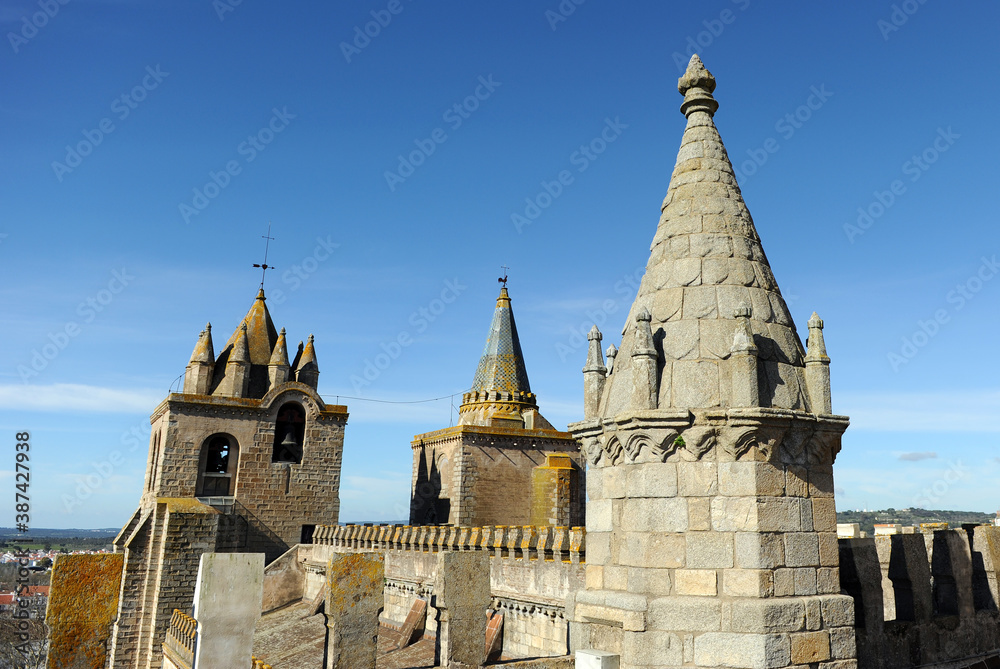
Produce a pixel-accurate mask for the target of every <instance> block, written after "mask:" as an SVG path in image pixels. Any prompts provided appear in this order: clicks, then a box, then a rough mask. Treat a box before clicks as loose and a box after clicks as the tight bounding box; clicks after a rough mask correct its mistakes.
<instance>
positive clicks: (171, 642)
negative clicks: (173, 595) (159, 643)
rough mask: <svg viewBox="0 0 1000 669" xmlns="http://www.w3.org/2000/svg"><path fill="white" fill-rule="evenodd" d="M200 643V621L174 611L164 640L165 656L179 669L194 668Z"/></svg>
mask: <svg viewBox="0 0 1000 669" xmlns="http://www.w3.org/2000/svg"><path fill="white" fill-rule="evenodd" d="M197 643H198V621H197V620H195V619H194V618H192V617H191V616H189V615H187V614H186V613H184V612H183V611H180V610H178V609H174V612H173V614H172V615H171V616H170V625H169V626H168V627H167V636H166V638H165V639H164V640H163V655H164V657H166V658H167V659H168V660H170V661H171V662H173V663H174V664H175V665H176V666H177V667H178V669H191V667H192V666H194V649H195V645H196V644H197Z"/></svg>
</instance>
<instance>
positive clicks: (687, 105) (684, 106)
mask: <svg viewBox="0 0 1000 669" xmlns="http://www.w3.org/2000/svg"><path fill="white" fill-rule="evenodd" d="M677 90H678V91H680V94H681V95H683V96H684V102H682V103H681V113H683V114H684V115H685V116H691V114H693V113H694V112H698V111H703V112H707V113H708V115H709V116H711V115H713V114H715V110H717V109H718V108H719V103H718V102H716V100H715V98H714V97H712V91H714V90H715V77H714V76H712V73H711V72H709V71H708V70H707V69H705V65H704V64H703V63H702V62H701V58H699V57H698V54H694V55H693V56H691V60H690V62H689V63H688V67H687V71H686V72H684V76H682V77H681V78H680V79H678V80H677Z"/></svg>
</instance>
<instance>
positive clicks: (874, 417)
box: [833, 390, 1000, 432]
mask: <svg viewBox="0 0 1000 669" xmlns="http://www.w3.org/2000/svg"><path fill="white" fill-rule="evenodd" d="M833 402H834V405H833V410H834V412H835V413H841V414H846V415H848V416H850V417H851V430H868V431H872V432H944V431H948V432H956V431H957V432H1000V422H998V421H997V420H996V416H997V414H998V413H1000V390H979V391H968V390H962V391H942V392H938V393H841V394H839V395H837V394H835V395H834V397H833Z"/></svg>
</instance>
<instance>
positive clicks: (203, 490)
mask: <svg viewBox="0 0 1000 669" xmlns="http://www.w3.org/2000/svg"><path fill="white" fill-rule="evenodd" d="M239 451H240V447H239V444H237V443H236V440H235V439H233V438H232V437H230V436H229V435H226V434H216V435H214V436H211V437H209V438H208V439H207V440H206V441H205V444H204V445H203V446H202V448H201V463H200V464H201V468H200V472H199V474H200V476H199V477H198V493H197V494H198V496H199V497H228V496H230V495H233V494H234V493H235V492H236V490H235V487H236V486H235V485H234V479H235V478H236V467H237V464H238V463H239Z"/></svg>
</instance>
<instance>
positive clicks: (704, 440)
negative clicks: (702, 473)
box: [681, 427, 717, 460]
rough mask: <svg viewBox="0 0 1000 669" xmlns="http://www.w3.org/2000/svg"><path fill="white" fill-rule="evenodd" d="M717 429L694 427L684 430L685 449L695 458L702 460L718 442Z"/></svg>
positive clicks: (682, 436)
mask: <svg viewBox="0 0 1000 669" xmlns="http://www.w3.org/2000/svg"><path fill="white" fill-rule="evenodd" d="M716 435H717V429H716V428H714V427H692V428H690V429H688V430H685V431H684V434H683V435H681V438H682V439H683V440H684V451H685V452H686V453H687V454H688V455H690V456H691V458H693V459H694V460H701V459H702V458H703V457H704V456H705V454H706V453H708V452H709V451H710V450H712V447H713V446H715V444H716Z"/></svg>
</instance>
